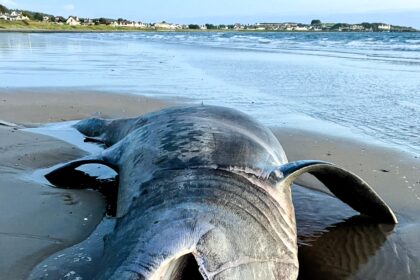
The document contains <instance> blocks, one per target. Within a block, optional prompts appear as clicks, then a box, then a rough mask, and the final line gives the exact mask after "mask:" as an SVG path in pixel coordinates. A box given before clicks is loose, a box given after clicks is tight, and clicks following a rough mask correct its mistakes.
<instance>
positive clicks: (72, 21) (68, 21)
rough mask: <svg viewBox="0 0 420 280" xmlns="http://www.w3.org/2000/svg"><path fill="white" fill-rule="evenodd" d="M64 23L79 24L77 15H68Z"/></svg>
mask: <svg viewBox="0 0 420 280" xmlns="http://www.w3.org/2000/svg"><path fill="white" fill-rule="evenodd" d="M66 24H68V25H72V26H75V25H80V20H79V18H78V17H73V16H69V17H68V19H67V20H66Z"/></svg>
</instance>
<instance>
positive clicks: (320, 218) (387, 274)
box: [293, 187, 420, 279]
mask: <svg viewBox="0 0 420 280" xmlns="http://www.w3.org/2000/svg"><path fill="white" fill-rule="evenodd" d="M293 199H294V205H295V211H296V216H297V227H298V239H299V264H300V273H299V279H420V245H419V241H420V233H419V232H420V224H419V223H416V222H413V221H409V220H407V219H404V217H399V220H400V223H399V224H398V225H396V226H395V227H394V225H385V224H378V223H376V222H375V221H373V220H372V219H369V218H367V217H363V216H359V215H357V213H356V212H354V211H353V210H351V209H349V208H348V206H346V205H344V204H343V203H341V202H340V201H338V200H337V199H335V198H334V197H331V196H329V195H326V194H323V193H320V192H317V191H313V190H309V189H306V188H301V187H296V188H294V193H293Z"/></svg>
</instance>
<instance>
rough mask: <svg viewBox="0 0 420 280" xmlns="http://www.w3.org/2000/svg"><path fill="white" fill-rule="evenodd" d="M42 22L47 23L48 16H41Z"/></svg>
mask: <svg viewBox="0 0 420 280" xmlns="http://www.w3.org/2000/svg"><path fill="white" fill-rule="evenodd" d="M42 21H43V22H49V21H50V17H49V16H43V17H42Z"/></svg>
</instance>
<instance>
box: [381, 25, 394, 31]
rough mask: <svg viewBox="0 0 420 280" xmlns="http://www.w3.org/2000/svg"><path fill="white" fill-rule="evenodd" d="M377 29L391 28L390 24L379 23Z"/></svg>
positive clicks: (385, 29) (387, 29)
mask: <svg viewBox="0 0 420 280" xmlns="http://www.w3.org/2000/svg"><path fill="white" fill-rule="evenodd" d="M378 30H379V31H390V30H391V25H389V24H379V25H378Z"/></svg>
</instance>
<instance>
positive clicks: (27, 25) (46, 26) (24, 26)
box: [0, 20, 154, 32]
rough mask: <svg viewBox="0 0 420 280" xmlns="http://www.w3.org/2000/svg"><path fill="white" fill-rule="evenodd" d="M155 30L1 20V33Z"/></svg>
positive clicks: (102, 25)
mask: <svg viewBox="0 0 420 280" xmlns="http://www.w3.org/2000/svg"><path fill="white" fill-rule="evenodd" d="M151 30H154V29H144V28H135V27H125V26H111V25H104V24H100V25H89V26H84V25H76V26H70V25H67V24H55V23H48V22H39V21H5V20H0V32H1V31H28V32H29V31H51V32H97V31H104V32H107V31H108V32H113V31H151Z"/></svg>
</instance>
